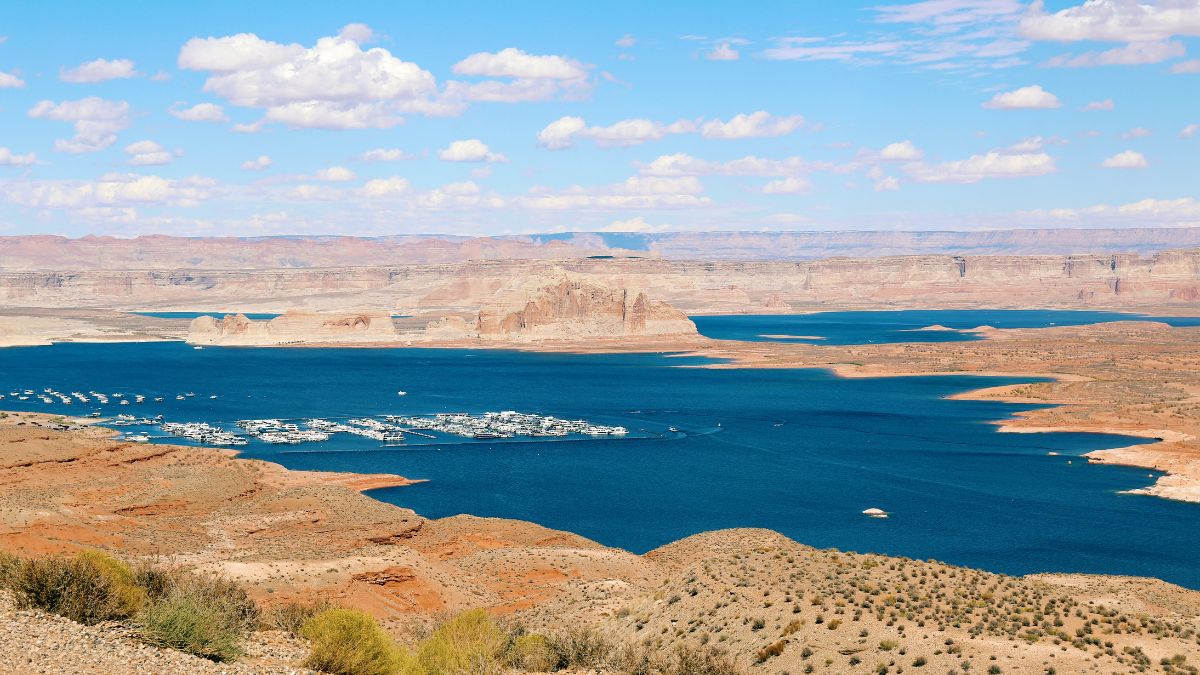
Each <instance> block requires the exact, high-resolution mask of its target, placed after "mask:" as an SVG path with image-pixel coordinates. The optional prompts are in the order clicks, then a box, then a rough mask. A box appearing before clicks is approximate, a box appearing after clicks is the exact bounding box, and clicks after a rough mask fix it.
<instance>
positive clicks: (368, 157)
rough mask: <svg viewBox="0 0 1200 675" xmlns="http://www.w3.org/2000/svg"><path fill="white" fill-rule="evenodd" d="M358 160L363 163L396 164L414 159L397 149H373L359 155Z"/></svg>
mask: <svg viewBox="0 0 1200 675" xmlns="http://www.w3.org/2000/svg"><path fill="white" fill-rule="evenodd" d="M358 159H359V160H360V161H363V162H398V161H400V160H402V159H414V157H413V156H412V155H410V154H409V153H407V152H405V151H403V150H401V149H399V148H375V149H374V150H367V151H366V152H364V153H363V154H361V155H359V156H358Z"/></svg>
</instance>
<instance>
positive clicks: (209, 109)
mask: <svg viewBox="0 0 1200 675" xmlns="http://www.w3.org/2000/svg"><path fill="white" fill-rule="evenodd" d="M185 105H187V104H185V103H176V104H175V105H173V106H171V108H170V109H169V110H167V112H169V113H171V115H172V116H173V117H176V118H178V119H181V120H184V121H187V122H228V121H229V118H228V117H226V116H225V109H224V108H222V107H221V106H219V105H217V104H215V103H197V104H196V105H194V106H192V107H190V108H185V107H183V106H185Z"/></svg>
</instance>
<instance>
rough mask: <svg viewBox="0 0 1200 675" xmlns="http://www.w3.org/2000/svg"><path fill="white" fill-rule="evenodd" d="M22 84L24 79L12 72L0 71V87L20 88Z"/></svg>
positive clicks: (23, 84)
mask: <svg viewBox="0 0 1200 675" xmlns="http://www.w3.org/2000/svg"><path fill="white" fill-rule="evenodd" d="M24 86H25V80H22V79H21V78H19V77H17V76H16V75H13V74H12V73H5V72H0V89H21V88H22V87H24Z"/></svg>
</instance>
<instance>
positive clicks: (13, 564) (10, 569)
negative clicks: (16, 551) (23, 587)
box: [0, 551, 21, 588]
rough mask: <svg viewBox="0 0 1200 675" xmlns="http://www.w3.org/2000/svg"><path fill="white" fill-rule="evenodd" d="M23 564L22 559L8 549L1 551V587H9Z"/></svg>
mask: <svg viewBox="0 0 1200 675" xmlns="http://www.w3.org/2000/svg"><path fill="white" fill-rule="evenodd" d="M20 566H21V559H20V558H18V557H17V556H15V555H13V554H11V553H8V552H6V551H0V588H8V587H9V586H10V585H11V583H12V580H13V577H14V576H15V575H16V573H17V568H19V567H20Z"/></svg>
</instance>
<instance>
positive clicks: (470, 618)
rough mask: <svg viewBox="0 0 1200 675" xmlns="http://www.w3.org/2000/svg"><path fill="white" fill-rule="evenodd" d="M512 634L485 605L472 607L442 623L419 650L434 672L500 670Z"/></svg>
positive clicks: (436, 673)
mask: <svg viewBox="0 0 1200 675" xmlns="http://www.w3.org/2000/svg"><path fill="white" fill-rule="evenodd" d="M507 646H508V635H507V634H506V633H505V632H504V631H503V630H501V629H500V627H499V626H497V625H496V622H495V621H493V620H492V617H490V616H488V613H487V612H485V611H484V610H482V609H472V610H468V611H466V612H463V613H462V614H459V615H458V616H456V617H454V618H453V619H450V620H449V621H446V622H445V623H443V624H442V625H440V626H438V628H437V630H435V631H434V632H433V634H432V635H430V636H429V638H428V639H426V640H425V641H424V642H423V643H421V648H420V650H419V651H418V652H417V658H418V659H419V660H420V662H421V665H422V666H424V668H425V670H427V671H428V672H429V673H431V675H443V674H445V675H452V674H456V673H472V674H482V673H497V672H501V671H502V670H503V667H502V665H501V663H500V657H501V655H502V653H503V652H504V650H505V648H506V647H507Z"/></svg>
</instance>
